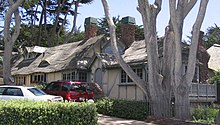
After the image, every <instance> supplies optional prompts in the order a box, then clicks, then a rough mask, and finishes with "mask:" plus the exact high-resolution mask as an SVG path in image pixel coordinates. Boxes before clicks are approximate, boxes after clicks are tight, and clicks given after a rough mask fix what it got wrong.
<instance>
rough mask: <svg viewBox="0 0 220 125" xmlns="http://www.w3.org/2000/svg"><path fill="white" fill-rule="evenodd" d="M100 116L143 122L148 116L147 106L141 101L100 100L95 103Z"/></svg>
mask: <svg viewBox="0 0 220 125" xmlns="http://www.w3.org/2000/svg"><path fill="white" fill-rule="evenodd" d="M96 107H97V111H98V113H100V114H104V115H109V116H115V117H120V118H126V119H136V120H144V119H146V117H147V116H148V115H149V110H148V109H149V104H148V103H147V102H141V101H128V100H116V99H109V98H102V99H100V100H97V102H96Z"/></svg>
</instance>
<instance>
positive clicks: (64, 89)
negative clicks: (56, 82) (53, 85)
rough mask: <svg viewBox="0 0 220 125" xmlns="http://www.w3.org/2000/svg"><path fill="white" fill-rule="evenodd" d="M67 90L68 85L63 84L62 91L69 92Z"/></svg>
mask: <svg viewBox="0 0 220 125" xmlns="http://www.w3.org/2000/svg"><path fill="white" fill-rule="evenodd" d="M69 89H70V84H66V83H63V85H62V91H69Z"/></svg>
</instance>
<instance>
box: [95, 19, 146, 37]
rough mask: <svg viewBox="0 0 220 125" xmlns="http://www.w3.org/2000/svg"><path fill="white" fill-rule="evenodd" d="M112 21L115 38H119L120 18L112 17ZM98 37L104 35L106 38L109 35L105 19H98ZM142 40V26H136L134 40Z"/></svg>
mask: <svg viewBox="0 0 220 125" xmlns="http://www.w3.org/2000/svg"><path fill="white" fill-rule="evenodd" d="M112 20H113V22H114V24H115V26H116V27H117V28H116V34H117V38H121V25H122V24H121V21H120V16H117V17H112ZM97 34H98V35H100V34H105V35H107V36H109V35H110V32H109V26H108V22H107V20H106V18H105V17H103V18H101V19H98V33H97ZM143 39H144V28H143V25H140V26H138V25H136V29H135V40H143Z"/></svg>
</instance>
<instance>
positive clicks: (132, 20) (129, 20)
mask: <svg viewBox="0 0 220 125" xmlns="http://www.w3.org/2000/svg"><path fill="white" fill-rule="evenodd" d="M121 22H122V23H123V24H132V25H134V24H135V18H134V17H131V16H127V17H123V18H122V19H121Z"/></svg>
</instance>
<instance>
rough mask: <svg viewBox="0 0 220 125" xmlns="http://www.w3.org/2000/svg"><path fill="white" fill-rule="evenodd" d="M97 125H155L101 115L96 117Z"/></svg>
mask: <svg viewBox="0 0 220 125" xmlns="http://www.w3.org/2000/svg"><path fill="white" fill-rule="evenodd" d="M98 123H99V125H155V124H152V123H146V122H143V121H136V120H126V119H121V118H116V117H110V116H105V115H101V114H99V115H98Z"/></svg>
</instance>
